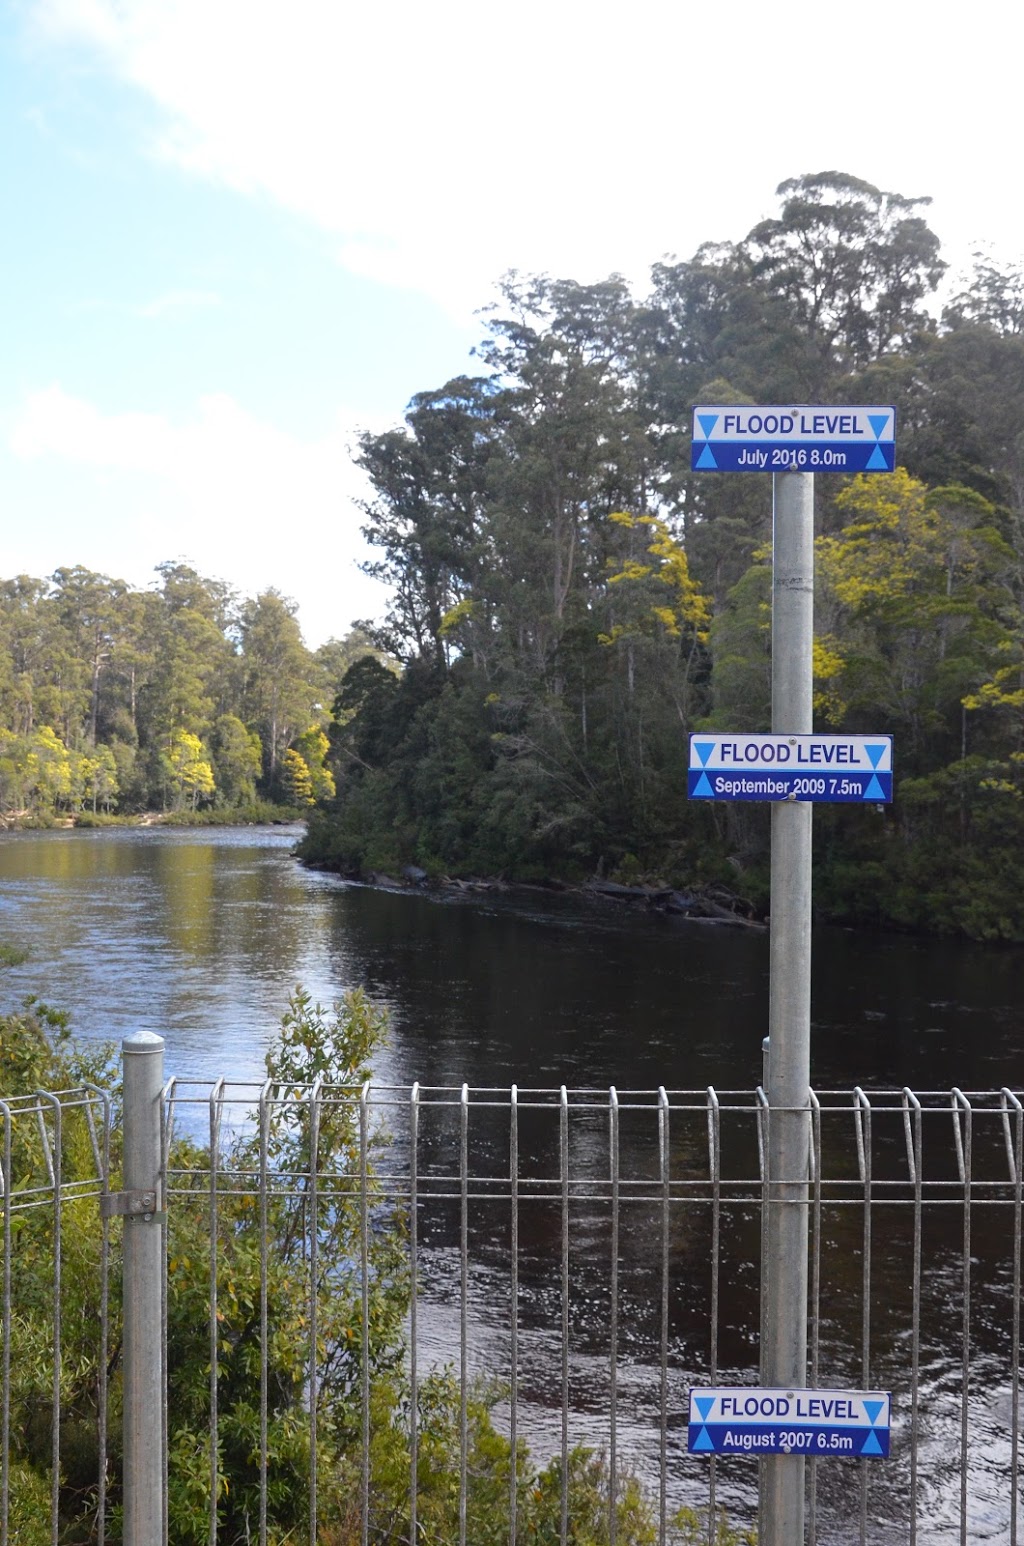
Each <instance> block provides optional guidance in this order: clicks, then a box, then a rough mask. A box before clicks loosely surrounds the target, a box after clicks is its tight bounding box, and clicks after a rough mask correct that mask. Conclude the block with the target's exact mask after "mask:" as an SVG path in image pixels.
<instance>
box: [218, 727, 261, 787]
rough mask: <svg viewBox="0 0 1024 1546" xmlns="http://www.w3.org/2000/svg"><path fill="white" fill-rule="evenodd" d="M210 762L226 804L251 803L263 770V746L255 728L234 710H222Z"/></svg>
mask: <svg viewBox="0 0 1024 1546" xmlns="http://www.w3.org/2000/svg"><path fill="white" fill-rule="evenodd" d="M210 762H211V764H212V766H213V773H214V779H215V781H216V784H217V794H218V797H219V798H220V800H222V801H223V803H224V804H225V805H250V804H252V802H253V801H254V800H255V798H256V780H257V779H258V778H259V777H260V774H261V773H262V771H263V749H262V747H261V745H260V738H259V736H258V735H257V734H256V733H255V731H252V730H247V729H246V728H245V726H244V725H243V724H242V721H241V720H240V719H239V718H238V717H237V715H235V714H221V715H219V717H218V718H217V720H216V723H215V724H214V727H213V734H212V736H211V738H210Z"/></svg>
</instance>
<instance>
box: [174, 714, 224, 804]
mask: <svg viewBox="0 0 1024 1546" xmlns="http://www.w3.org/2000/svg"><path fill="white" fill-rule="evenodd" d="M164 765H165V768H166V776H167V781H168V783H169V784H170V787H171V790H172V795H173V799H174V805H175V808H176V809H179V810H180V809H181V808H182V807H183V806H184V805H186V804H188V805H189V807H190V808H191V809H192V810H195V808H196V806H197V805H198V804H199V801H200V799H203V800H207V799H210V798H211V797H212V795H213V792H214V789H215V787H216V786H215V784H214V779H213V769H212V768H211V767H210V764H209V762H208V760H207V758H206V755H205V750H204V747H203V743H202V741H200V739H199V737H198V736H197V735H192V733H191V732H190V731H188V730H181V729H178V730H175V731H174V732H173V733H172V735H171V737H170V741H169V745H168V748H167V751H166V752H165V754H164Z"/></svg>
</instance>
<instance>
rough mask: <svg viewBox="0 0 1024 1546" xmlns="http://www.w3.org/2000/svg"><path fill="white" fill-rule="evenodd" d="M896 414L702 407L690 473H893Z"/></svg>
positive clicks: (696, 414) (886, 410)
mask: <svg viewBox="0 0 1024 1546" xmlns="http://www.w3.org/2000/svg"><path fill="white" fill-rule="evenodd" d="M895 466H896V409H895V408H893V407H891V406H889V407H881V406H878V405H871V406H870V407H851V406H850V405H849V404H843V405H840V406H837V407H812V406H808V405H807V404H797V405H796V406H782V405H776V406H774V407H767V408H761V407H755V406H753V405H743V406H738V405H737V404H735V403H728V404H725V403H723V404H718V405H703V406H701V407H699V408H695V409H694V410H693V443H692V450H691V456H690V469H691V471H692V472H842V473H856V472H892V471H893V469H894V468H895Z"/></svg>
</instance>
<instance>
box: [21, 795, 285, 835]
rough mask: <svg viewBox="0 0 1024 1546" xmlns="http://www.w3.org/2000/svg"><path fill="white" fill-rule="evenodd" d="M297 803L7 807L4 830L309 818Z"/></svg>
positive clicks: (276, 822) (257, 823)
mask: <svg viewBox="0 0 1024 1546" xmlns="http://www.w3.org/2000/svg"><path fill="white" fill-rule="evenodd" d="M305 815H306V813H305V811H303V810H300V809H299V808H298V807H297V806H290V805H274V804H271V802H270V801H268V800H257V801H254V802H253V803H252V804H250V805H236V806H213V807H210V808H209V809H207V810H196V811H135V812H132V813H131V814H127V815H120V814H115V813H113V812H110V813H108V812H106V811H74V812H68V813H65V814H61V815H55V814H53V813H51V812H46V813H45V814H43V813H40V812H38V811H7V812H5V813H4V814H3V815H0V832H56V831H61V830H65V831H70V830H72V829H75V828H78V829H86V830H87V829H90V828H99V829H107V828H111V829H113V828H116V827H267V826H272V827H280V826H292V825H293V824H294V823H295V822H297V821H303V820H304V819H305Z"/></svg>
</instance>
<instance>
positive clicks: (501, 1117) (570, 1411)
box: [0, 1080, 1024, 1546]
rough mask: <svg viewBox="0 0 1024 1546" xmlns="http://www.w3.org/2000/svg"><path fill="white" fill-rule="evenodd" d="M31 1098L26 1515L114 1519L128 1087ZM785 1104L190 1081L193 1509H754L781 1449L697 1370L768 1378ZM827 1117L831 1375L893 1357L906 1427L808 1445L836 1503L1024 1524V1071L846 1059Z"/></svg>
mask: <svg viewBox="0 0 1024 1546" xmlns="http://www.w3.org/2000/svg"><path fill="white" fill-rule="evenodd" d="M0 1118H2V1121H3V1150H2V1153H3V1161H2V1168H3V1175H2V1183H3V1220H2V1223H3V1290H2V1292H3V1328H2V1332H3V1347H2V1379H3V1406H2V1440H3V1444H2V1490H3V1494H2V1527H0V1528H2V1535H0V1546H7V1542H8V1541H10V1542H12V1543H14V1542H18V1543H24V1546H36V1542H39V1543H40V1546H42V1543H45V1542H51V1543H53V1546H56V1543H57V1542H58V1540H60V1541H65V1540H82V1541H84V1540H97V1541H99V1542H101V1543H102V1542H104V1541H106V1540H110V1541H116V1540H118V1539H120V1529H121V1525H120V1514H119V1511H118V1509H119V1503H120V1498H121V1454H122V1451H121V1443H120V1438H119V1436H118V1434H119V1424H120V1417H121V1414H120V1400H121V1394H120V1391H121V1387H120V1372H121V1370H120V1345H121V1344H120V1338H121V1327H122V1321H121V1315H120V1308H119V1284H120V1262H121V1244H120V1242H121V1238H122V1233H123V1229H124V1227H125V1226H124V1225H123V1223H122V1222H121V1221H120V1220H119V1219H116V1218H115V1219H110V1218H109V1217H108V1215H109V1211H110V1210H109V1207H106V1208H101V1206H100V1199H101V1198H102V1197H103V1196H104V1195H109V1193H110V1192H111V1190H112V1182H111V1161H110V1154H111V1147H112V1145H113V1149H114V1154H115V1162H116V1158H117V1154H118V1152H119V1143H120V1139H119V1129H118V1128H116V1127H115V1126H113V1124H112V1119H111V1107H110V1103H109V1101H108V1099H107V1098H106V1097H105V1096H103V1095H102V1094H100V1093H99V1092H96V1091H78V1092H70V1093H69V1092H57V1093H56V1094H53V1095H41V1096H39V1097H33V1098H31V1099H24V1100H19V1101H8V1102H7V1103H0ZM770 1119H771V1113H770V1112H769V1111H768V1109H767V1107H766V1104H765V1102H764V1098H763V1095H762V1094H761V1092H749V1091H715V1090H704V1091H676V1090H624V1089H612V1090H610V1091H608V1090H605V1091H597V1090H567V1089H564V1088H563V1089H526V1088H517V1087H513V1088H512V1089H511V1090H508V1089H485V1088H474V1087H469V1086H461V1087H456V1088H452V1089H437V1088H427V1087H424V1086H420V1085H415V1086H413V1088H412V1089H411V1090H408V1089H396V1088H389V1087H384V1086H378V1085H368V1086H365V1087H362V1088H359V1089H348V1088H338V1087H334V1086H330V1085H325V1084H318V1085H316V1086H313V1087H311V1088H305V1087H303V1088H294V1089H293V1088H289V1089H284V1088H280V1087H274V1086H270V1085H265V1086H262V1087H260V1086H245V1085H236V1084H232V1083H230V1082H227V1081H223V1080H222V1081H219V1082H217V1083H216V1084H213V1085H193V1084H180V1083H174V1084H172V1085H170V1086H168V1088H167V1090H166V1091H165V1098H164V1101H163V1133H162V1143H163V1166H164V1177H163V1179H164V1183H165V1201H166V1209H167V1213H166V1222H165V1225H164V1229H165V1239H164V1249H163V1251H162V1253H161V1259H162V1269H161V1270H162V1271H163V1273H164V1276H165V1281H164V1283H163V1285H162V1292H161V1300H162V1303H163V1305H164V1322H165V1324H164V1327H163V1329H162V1330H161V1328H160V1327H159V1326H158V1327H156V1328H155V1329H154V1334H155V1336H156V1337H157V1338H158V1340H159V1342H160V1345H161V1346H162V1358H161V1363H162V1365H163V1367H164V1368H165V1370H166V1379H167V1385H168V1397H167V1407H166V1414H167V1415H166V1433H167V1439H166V1454H165V1456H164V1457H163V1459H164V1460H165V1462H166V1464H165V1466H163V1467H162V1469H164V1470H165V1496H164V1500H163V1513H164V1519H165V1526H164V1528H165V1532H166V1534H167V1536H168V1538H169V1539H170V1540H171V1541H172V1542H179V1541H180V1542H192V1541H197V1542H198V1541H209V1542H211V1543H213V1542H220V1543H221V1546H225V1543H231V1546H234V1543H235V1542H238V1541H253V1542H255V1541H259V1542H261V1543H270V1542H277V1541H283V1540H284V1539H285V1538H286V1537H287V1538H288V1539H291V1540H296V1539H304V1540H307V1541H309V1542H310V1543H311V1546H316V1543H320V1546H349V1543H355V1542H360V1543H369V1542H384V1541H395V1540H410V1541H411V1540H416V1541H420V1542H424V1543H427V1542H434V1541H436V1542H445V1543H446V1546H447V1543H449V1542H454V1541H458V1542H460V1543H462V1542H465V1543H470V1546H483V1543H485V1542H487V1543H489V1542H491V1541H509V1542H515V1541H521V1542H526V1541H531V1542H533V1541H537V1540H550V1541H561V1542H568V1541H569V1540H574V1541H590V1540H593V1541H594V1542H598V1541H601V1542H608V1543H609V1546H612V1543H614V1546H629V1543H631V1542H639V1541H641V1540H643V1541H647V1540H651V1539H653V1540H657V1541H658V1542H659V1543H660V1542H680V1543H683V1542H693V1541H706V1542H711V1543H713V1546H714V1543H717V1546H724V1543H726V1542H731V1541H740V1540H743V1539H745V1538H746V1537H745V1534H744V1532H748V1531H750V1530H752V1529H753V1528H754V1526H755V1521H756V1506H757V1462H756V1461H755V1460H752V1459H750V1458H748V1457H745V1456H742V1455H740V1456H735V1457H734V1456H719V1457H717V1458H715V1457H712V1458H707V1457H703V1456H698V1455H692V1456H691V1455H689V1454H688V1453H687V1452H686V1427H687V1405H688V1403H687V1397H688V1391H689V1389H690V1388H691V1387H692V1386H694V1385H708V1384H714V1383H718V1384H749V1385H755V1384H756V1383H757V1381H758V1357H759V1344H760V1329H761V1328H760V1314H761V1308H760V1307H761V1284H760V1276H761V1256H760V1251H761V1245H760V1241H761V1220H762V1215H763V1210H764V1208H765V1207H766V1206H769V1207H770V1206H772V1205H773V1201H774V1199H773V1196H772V1193H771V1189H770V1186H768V1185H767V1183H766V1182H765V1178H764V1165H763V1156H764V1153H765V1134H766V1125H767V1123H768V1122H769V1121H770ZM811 1124H812V1145H811V1175H810V1178H809V1179H810V1186H809V1189H808V1203H807V1206H808V1208H809V1210H810V1261H809V1284H810V1289H809V1304H808V1313H809V1350H810V1380H811V1383H812V1384H814V1385H820V1386H822V1387H825V1388H829V1387H833V1388H834V1387H839V1388H855V1389H867V1388H877V1389H889V1390H891V1391H892V1393H893V1414H894V1416H893V1425H894V1426H893V1442H892V1454H891V1457H890V1459H888V1460H885V1461H868V1460H850V1459H842V1458H836V1459H833V1458H829V1459H827V1460H825V1459H822V1460H814V1461H811V1463H810V1465H809V1466H808V1492H809V1509H808V1539H809V1541H810V1542H811V1543H820V1546H825V1543H843V1546H845V1543H847V1542H849V1543H851V1546H852V1543H861V1546H869V1543H871V1546H890V1543H896V1542H901V1543H902V1542H907V1543H910V1546H953V1543H966V1542H974V1541H997V1540H998V1541H1002V1542H1005V1541H1009V1542H1010V1543H1011V1546H1016V1542H1017V1541H1018V1538H1019V1503H1018V1493H1019V1485H1020V1442H1019V1428H1020V1388H1019V1355H1020V1314H1021V1202H1022V1135H1024V1109H1022V1106H1021V1102H1020V1098H1019V1093H1014V1092H1012V1091H1009V1090H1002V1091H994V1092H981V1093H970V1092H967V1093H964V1092H961V1091H959V1090H954V1091H947V1092H927V1093H922V1092H916V1093H915V1092H912V1091H909V1090H902V1091H879V1090H866V1089H858V1090H853V1091H840V1092H836V1091H828V1092H823V1091H817V1092H815V1095H814V1098H813V1101H812V1116H811ZM111 1286H112V1287H113V1289H114V1293H113V1298H112V1299H111V1297H110V1289H111ZM108 1303H109V1304H112V1305H113V1308H112V1309H109V1310H108ZM108 1371H109V1379H108ZM153 1401H154V1402H155V1403H157V1404H158V1405H159V1403H160V1401H161V1394H160V1392H159V1391H155V1392H154V1393H153ZM108 1414H109V1415H108ZM108 1430H109V1433H108ZM40 1510H42V1512H41V1513H40ZM726 1519H727V1520H728V1524H726V1523H725V1520H726Z"/></svg>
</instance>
